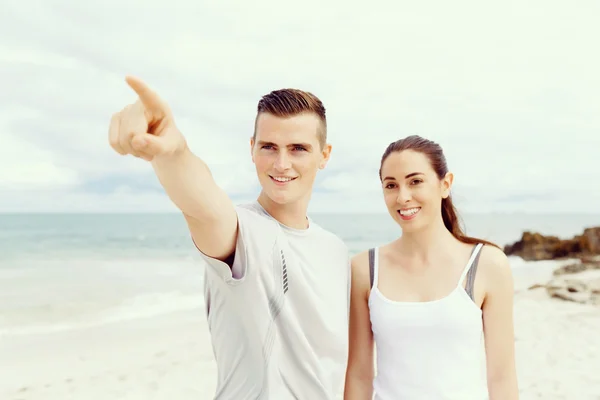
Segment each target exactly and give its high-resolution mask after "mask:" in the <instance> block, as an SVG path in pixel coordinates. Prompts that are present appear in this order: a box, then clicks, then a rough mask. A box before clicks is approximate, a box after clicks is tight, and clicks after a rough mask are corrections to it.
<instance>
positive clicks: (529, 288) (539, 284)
mask: <svg viewBox="0 0 600 400" xmlns="http://www.w3.org/2000/svg"><path fill="white" fill-rule="evenodd" d="M545 287H546V285H542V284H541V283H536V284H535V285H531V286H529V287H528V288H527V290H534V289H542V288H545Z"/></svg>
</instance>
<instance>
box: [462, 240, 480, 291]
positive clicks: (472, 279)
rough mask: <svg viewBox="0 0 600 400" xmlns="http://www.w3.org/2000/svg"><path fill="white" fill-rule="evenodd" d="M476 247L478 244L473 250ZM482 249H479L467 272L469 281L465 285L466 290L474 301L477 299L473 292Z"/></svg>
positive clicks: (475, 247)
mask: <svg viewBox="0 0 600 400" xmlns="http://www.w3.org/2000/svg"><path fill="white" fill-rule="evenodd" d="M475 249H477V245H475V246H474V247H473V251H475ZM481 250H482V249H479V251H478V252H477V255H476V256H475V259H474V260H473V264H471V268H470V269H469V272H467V277H466V281H467V282H466V285H465V291H466V292H467V294H468V295H469V297H470V298H471V300H473V301H475V295H474V293H473V288H474V286H475V274H476V273H477V264H478V263H479V256H480V255H481Z"/></svg>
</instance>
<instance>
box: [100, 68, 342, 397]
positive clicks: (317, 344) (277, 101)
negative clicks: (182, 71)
mask: <svg viewBox="0 0 600 400" xmlns="http://www.w3.org/2000/svg"><path fill="white" fill-rule="evenodd" d="M126 80H127V83H128V84H129V86H131V88H132V89H133V90H134V91H135V92H136V93H137V95H138V96H139V99H138V100H137V101H136V102H135V103H134V104H131V105H129V106H127V107H125V108H124V109H123V110H122V111H121V112H120V113H117V114H115V115H114V116H113V118H112V120H111V125H110V131H109V140H110V144H111V146H112V147H113V149H114V150H115V151H117V152H118V153H120V154H123V155H126V154H131V155H134V156H136V157H140V158H143V159H145V160H147V161H150V162H151V164H152V167H153V168H154V171H155V173H156V175H157V176H158V178H159V180H160V182H161V184H162V186H163V187H164V189H165V191H166V193H167V194H168V196H169V197H170V199H171V200H172V201H173V202H174V203H175V205H176V206H177V207H178V208H179V209H180V210H181V212H182V213H183V215H184V217H185V219H186V221H187V224H188V227H189V230H190V233H191V236H192V239H193V242H194V244H195V246H196V247H197V248H198V250H199V251H200V254H201V255H202V257H203V258H204V260H206V263H207V267H206V271H205V297H206V310H207V319H208V326H209V329H210V333H211V337H212V345H213V349H214V354H215V358H216V362H217V368H218V383H217V392H216V394H215V399H223V400H243V399H252V400H255V399H273V400H286V399H301V400H305V399H306V400H318V399H326V400H328V399H332V398H334V397H335V396H336V395H339V394H341V390H342V385H343V379H344V373H345V368H346V360H347V358H346V357H347V344H348V341H347V335H348V334H347V331H348V308H349V305H348V302H349V287H350V286H349V282H350V276H349V275H350V272H349V256H348V250H347V248H346V246H345V245H344V243H343V242H342V241H341V239H339V238H338V237H336V236H335V235H333V234H332V233H330V232H327V231H325V230H324V229H322V228H321V227H319V226H318V225H317V224H315V223H314V222H313V221H312V220H310V219H309V218H308V217H307V215H306V213H307V208H308V203H309V200H310V197H311V194H312V188H313V184H314V180H315V177H316V174H317V172H318V170H319V169H323V168H325V166H326V164H327V161H328V160H329V156H330V153H331V145H329V144H327V123H326V117H325V108H324V106H323V104H322V103H321V101H320V100H319V99H318V98H317V97H315V96H314V95H312V94H310V93H307V92H303V91H300V90H294V89H283V90H278V91H274V92H271V93H269V94H267V95H266V96H264V97H263V98H262V99H261V100H260V102H259V103H258V112H257V116H256V121H255V127H254V135H253V136H252V138H251V140H250V148H251V154H252V160H253V163H254V164H255V167H256V173H257V176H258V180H259V182H260V184H261V187H262V190H261V192H260V195H259V196H258V199H257V201H256V202H254V203H252V204H247V205H242V206H234V204H233V203H232V201H231V200H230V199H229V197H228V196H227V195H226V194H225V192H224V191H223V190H222V189H221V188H219V186H217V184H216V183H215V182H214V180H213V178H212V176H211V172H210V170H209V168H208V166H207V165H206V164H205V163H204V162H203V161H202V160H201V159H200V158H198V157H197V156H195V155H194V154H192V152H191V151H190V149H189V148H188V146H187V144H186V141H185V138H184V137H183V135H182V134H181V132H180V131H179V130H178V128H177V126H176V124H175V121H174V119H173V115H172V113H171V110H170V109H169V107H168V105H167V104H166V103H165V102H164V101H163V100H162V99H160V98H159V97H158V96H157V94H156V93H154V92H153V91H152V90H151V89H150V88H149V87H148V86H146V84H144V83H143V82H142V81H140V80H139V79H136V78H133V77H128V78H127V79H126Z"/></svg>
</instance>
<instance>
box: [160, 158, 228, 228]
mask: <svg viewBox="0 0 600 400" xmlns="http://www.w3.org/2000/svg"><path fill="white" fill-rule="evenodd" d="M152 167H153V168H154V171H155V173H156V176H157V177H158V179H159V181H160V183H161V185H162V186H163V188H164V189H165V191H166V193H167V195H168V196H169V198H170V199H171V201H173V203H175V205H176V206H177V207H178V208H179V209H180V210H181V211H182V212H183V213H184V214H186V215H187V216H189V217H192V218H194V219H196V220H200V221H202V220H206V219H208V218H211V217H213V216H218V215H219V214H220V213H219V209H220V207H227V206H229V204H228V203H229V202H230V201H229V198H228V197H227V195H226V194H225V192H224V191H223V190H222V189H221V188H219V187H218V186H217V184H216V183H215V181H214V179H213V176H212V173H211V172H210V169H209V168H208V165H206V163H205V162H204V161H202V160H201V159H200V158H199V157H197V156H196V155H194V154H193V153H192V152H191V151H190V150H189V149H186V150H184V151H182V152H181V153H180V154H177V155H172V156H164V157H156V158H155V159H154V160H153V161H152Z"/></svg>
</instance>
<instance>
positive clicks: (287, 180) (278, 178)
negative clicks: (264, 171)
mask: <svg viewBox="0 0 600 400" xmlns="http://www.w3.org/2000/svg"><path fill="white" fill-rule="evenodd" d="M272 178H273V179H275V180H276V181H277V182H289V181H291V180H292V179H294V178H284V177H279V176H273V177H272Z"/></svg>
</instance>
